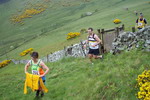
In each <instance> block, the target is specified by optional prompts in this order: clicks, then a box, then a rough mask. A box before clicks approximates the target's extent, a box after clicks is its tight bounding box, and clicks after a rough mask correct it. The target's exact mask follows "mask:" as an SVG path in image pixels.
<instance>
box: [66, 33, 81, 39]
mask: <svg viewBox="0 0 150 100" xmlns="http://www.w3.org/2000/svg"><path fill="white" fill-rule="evenodd" d="M77 36H80V33H79V32H70V33H68V34H67V40H68V39H71V38H75V37H77Z"/></svg>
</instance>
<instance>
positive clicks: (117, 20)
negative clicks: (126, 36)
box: [113, 19, 121, 24]
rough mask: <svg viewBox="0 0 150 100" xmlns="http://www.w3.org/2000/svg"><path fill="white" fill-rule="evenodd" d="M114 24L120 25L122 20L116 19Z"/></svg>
mask: <svg viewBox="0 0 150 100" xmlns="http://www.w3.org/2000/svg"><path fill="white" fill-rule="evenodd" d="M113 22H114V23H115V24H119V23H121V20H120V19H115V20H114V21H113Z"/></svg>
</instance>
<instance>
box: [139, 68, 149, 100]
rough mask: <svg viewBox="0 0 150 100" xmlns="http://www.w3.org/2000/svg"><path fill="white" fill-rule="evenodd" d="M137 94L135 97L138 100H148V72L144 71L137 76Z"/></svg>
mask: <svg viewBox="0 0 150 100" xmlns="http://www.w3.org/2000/svg"><path fill="white" fill-rule="evenodd" d="M137 82H138V87H139V92H138V93H137V97H138V99H140V100H150V70H145V71H144V72H143V73H142V74H141V75H138V79H137Z"/></svg>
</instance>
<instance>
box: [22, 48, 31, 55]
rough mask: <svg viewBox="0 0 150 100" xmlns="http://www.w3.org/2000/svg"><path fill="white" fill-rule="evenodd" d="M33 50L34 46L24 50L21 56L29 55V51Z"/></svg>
mask: <svg viewBox="0 0 150 100" xmlns="http://www.w3.org/2000/svg"><path fill="white" fill-rule="evenodd" d="M31 52H33V48H29V49H27V50H24V51H23V52H21V53H20V56H25V55H27V54H28V53H31Z"/></svg>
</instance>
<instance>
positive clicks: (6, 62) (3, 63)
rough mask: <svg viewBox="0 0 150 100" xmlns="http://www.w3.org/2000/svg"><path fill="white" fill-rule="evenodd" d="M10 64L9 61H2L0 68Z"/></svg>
mask: <svg viewBox="0 0 150 100" xmlns="http://www.w3.org/2000/svg"><path fill="white" fill-rule="evenodd" d="M10 62H11V60H4V61H2V62H0V68H1V67H4V66H6V65H8V64H9V63H10Z"/></svg>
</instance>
